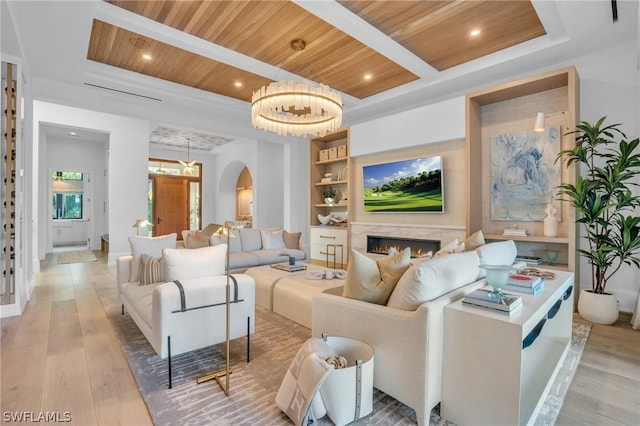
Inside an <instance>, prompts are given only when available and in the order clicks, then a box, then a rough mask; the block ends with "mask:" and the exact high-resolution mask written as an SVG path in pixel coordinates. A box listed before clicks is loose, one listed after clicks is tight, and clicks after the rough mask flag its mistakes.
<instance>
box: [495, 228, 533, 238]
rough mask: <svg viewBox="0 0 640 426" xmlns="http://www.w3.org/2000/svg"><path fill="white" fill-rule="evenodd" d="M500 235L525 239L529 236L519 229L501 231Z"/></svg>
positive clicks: (526, 232)
mask: <svg viewBox="0 0 640 426" xmlns="http://www.w3.org/2000/svg"><path fill="white" fill-rule="evenodd" d="M502 235H516V236H520V237H526V236H527V235H529V231H527V230H526V229H520V228H505V230H504V231H502Z"/></svg>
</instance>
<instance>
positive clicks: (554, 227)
mask: <svg viewBox="0 0 640 426" xmlns="http://www.w3.org/2000/svg"><path fill="white" fill-rule="evenodd" d="M544 212H545V213H546V214H547V216H546V217H545V218H544V236H545V237H557V236H558V216H557V213H558V210H557V209H556V208H555V207H553V205H551V204H547V208H546V209H545V211H544Z"/></svg>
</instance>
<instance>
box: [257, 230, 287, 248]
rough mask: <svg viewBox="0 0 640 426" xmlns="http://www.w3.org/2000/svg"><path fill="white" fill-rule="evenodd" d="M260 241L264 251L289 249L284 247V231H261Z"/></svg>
mask: <svg viewBox="0 0 640 426" xmlns="http://www.w3.org/2000/svg"><path fill="white" fill-rule="evenodd" d="M260 240H261V241H262V248H263V249H264V250H272V249H284V248H287V247H286V246H285V245H284V237H283V233H282V229H276V230H270V229H261V230H260Z"/></svg>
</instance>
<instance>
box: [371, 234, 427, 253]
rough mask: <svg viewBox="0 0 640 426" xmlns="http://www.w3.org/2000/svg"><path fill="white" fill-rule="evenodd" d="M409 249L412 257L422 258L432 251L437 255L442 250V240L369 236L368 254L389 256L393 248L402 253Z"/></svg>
mask: <svg viewBox="0 0 640 426" xmlns="http://www.w3.org/2000/svg"><path fill="white" fill-rule="evenodd" d="M407 247H410V248H411V257H420V256H423V255H425V254H426V253H428V252H430V251H431V252H433V253H435V252H436V251H438V250H440V240H424V239H418V238H405V237H403V238H398V237H383V236H378V235H367V253H375V254H389V250H391V249H392V248H393V249H395V250H397V251H402V250H404V249H405V248H407Z"/></svg>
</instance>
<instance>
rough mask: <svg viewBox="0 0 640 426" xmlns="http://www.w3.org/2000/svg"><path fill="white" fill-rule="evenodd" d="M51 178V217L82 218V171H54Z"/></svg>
mask: <svg viewBox="0 0 640 426" xmlns="http://www.w3.org/2000/svg"><path fill="white" fill-rule="evenodd" d="M52 178H53V191H52V194H53V195H52V198H53V199H52V203H53V204H52V209H51V212H52V218H53V219H82V218H83V198H84V182H83V175H82V173H80V172H70V171H55V172H53V175H52Z"/></svg>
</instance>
